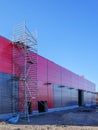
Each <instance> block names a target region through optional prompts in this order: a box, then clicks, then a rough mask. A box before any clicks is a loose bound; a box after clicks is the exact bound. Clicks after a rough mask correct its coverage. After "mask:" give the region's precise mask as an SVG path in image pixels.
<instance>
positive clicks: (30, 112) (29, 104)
mask: <svg viewBox="0 0 98 130" xmlns="http://www.w3.org/2000/svg"><path fill="white" fill-rule="evenodd" d="M27 105H28V114H32V102H27Z"/></svg>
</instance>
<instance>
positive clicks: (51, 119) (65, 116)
mask: <svg viewBox="0 0 98 130" xmlns="http://www.w3.org/2000/svg"><path fill="white" fill-rule="evenodd" d="M0 130H98V113H97V112H96V111H95V110H93V109H84V108H80V109H74V110H68V111H59V112H53V113H48V114H41V115H35V116H33V117H30V122H29V123H28V122H27V119H23V118H22V119H20V120H19V122H18V123H17V124H9V123H6V122H4V121H1V122H0Z"/></svg>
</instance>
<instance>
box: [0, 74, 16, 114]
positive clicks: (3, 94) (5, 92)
mask: <svg viewBox="0 0 98 130" xmlns="http://www.w3.org/2000/svg"><path fill="white" fill-rule="evenodd" d="M11 79H12V75H11V74H7V73H2V72H0V114H5V113H12V112H13V109H14V111H16V110H17V109H18V83H17V82H14V85H13V82H12V80H11Z"/></svg>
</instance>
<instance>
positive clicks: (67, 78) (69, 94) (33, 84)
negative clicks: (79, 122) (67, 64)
mask: <svg viewBox="0 0 98 130" xmlns="http://www.w3.org/2000/svg"><path fill="white" fill-rule="evenodd" d="M13 45H14V53H13ZM23 49H24V48H21V47H19V46H18V47H17V45H16V44H13V42H12V41H10V40H8V39H6V38H4V37H2V36H0V115H2V114H3V115H7V114H9V113H15V112H22V111H27V113H29V114H32V112H34V111H38V112H45V111H48V110H49V111H51V110H54V109H61V108H67V107H68V108H71V107H77V106H82V105H94V104H95V84H94V83H93V82H91V81H89V80H87V79H85V78H83V77H81V76H79V75H77V74H75V73H73V72H71V71H69V70H67V69H65V68H63V67H61V66H59V65H57V64H55V63H54V62H52V61H50V60H48V59H46V58H44V57H42V56H40V55H38V54H37V53H35V52H32V51H30V50H29V51H28V55H29V60H27V63H29V64H28V66H29V70H28V74H27V75H28V77H24V76H23V73H24V72H23V73H21V71H22V70H23V68H24V65H23V64H24V57H23V53H24V51H23ZM15 54H17V57H16V55H15ZM26 54H27V53H26ZM13 56H14V57H13ZM27 58H28V57H27ZM65 61H66V60H65ZM13 64H14V67H13ZM28 66H27V68H28ZM20 75H21V76H20ZM24 78H26V79H24ZM24 82H25V83H26V84H28V85H27V86H26V88H25V87H24ZM25 89H26V91H25ZM25 94H26V96H25ZM24 106H25V107H24Z"/></svg>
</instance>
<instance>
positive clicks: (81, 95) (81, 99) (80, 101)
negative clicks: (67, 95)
mask: <svg viewBox="0 0 98 130" xmlns="http://www.w3.org/2000/svg"><path fill="white" fill-rule="evenodd" d="M78 105H79V106H83V105H84V92H83V90H78Z"/></svg>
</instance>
